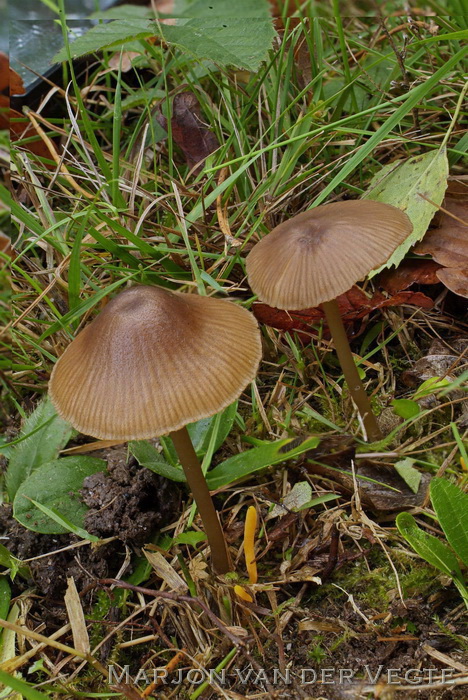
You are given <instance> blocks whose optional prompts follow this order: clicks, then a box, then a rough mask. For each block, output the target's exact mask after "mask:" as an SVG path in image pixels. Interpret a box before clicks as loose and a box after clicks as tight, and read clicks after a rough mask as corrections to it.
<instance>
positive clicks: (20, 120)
mask: <svg viewBox="0 0 468 700" xmlns="http://www.w3.org/2000/svg"><path fill="white" fill-rule="evenodd" d="M8 116H9V127H10V140H11V141H18V146H19V147H20V148H23V149H25V150H27V151H29V152H30V153H34V154H35V155H36V156H39V157H40V158H47V159H48V160H51V159H52V156H51V155H50V153H49V149H48V148H47V146H46V145H45V143H44V141H43V140H42V139H41V138H40V136H38V134H37V131H36V129H35V128H34V126H33V125H32V124H31V123H30V122H28V120H27V119H26V117H25V116H24V114H20V112H17V111H16V110H14V109H10V111H9V114H8ZM4 128H6V127H4ZM32 136H37V138H36V139H34V140H33V141H28V142H27V143H23V141H25V140H26V139H29V138H31V137H32ZM46 167H49V166H46ZM50 168H51V169H54V168H55V165H51V166H50Z"/></svg>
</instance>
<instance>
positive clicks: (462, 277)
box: [437, 267, 468, 299]
mask: <svg viewBox="0 0 468 700" xmlns="http://www.w3.org/2000/svg"><path fill="white" fill-rule="evenodd" d="M437 277H438V278H439V279H440V281H441V282H443V283H444V284H445V286H446V287H448V289H450V291H452V292H454V293H455V294H458V296H460V297H466V298H467V299H468V267H466V268H465V269H463V270H460V269H457V268H454V267H442V268H441V269H440V270H439V271H438V272H437Z"/></svg>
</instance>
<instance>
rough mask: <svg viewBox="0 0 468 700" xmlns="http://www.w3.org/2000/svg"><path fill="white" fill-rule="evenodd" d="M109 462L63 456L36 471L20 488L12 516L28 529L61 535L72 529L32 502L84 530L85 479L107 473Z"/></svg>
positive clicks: (85, 509)
mask: <svg viewBox="0 0 468 700" xmlns="http://www.w3.org/2000/svg"><path fill="white" fill-rule="evenodd" d="M105 468H106V463H105V462H104V460H102V459H96V458H95V457H82V456H75V457H63V458H62V459H56V460H53V461H51V462H49V463H48V464H44V465H43V466H42V467H40V468H39V469H36V470H35V471H34V472H32V474H31V475H30V476H29V478H28V479H27V480H26V481H24V482H23V483H22V484H21V486H20V487H19V489H18V491H17V493H16V497H15V500H14V502H13V515H14V516H15V518H16V519H17V520H18V521H19V522H20V523H21V524H22V525H24V526H25V527H27V528H29V530H34V531H35V532H43V533H47V534H61V533H64V532H68V531H69V529H70V528H68V527H65V526H62V525H59V524H57V523H56V522H55V521H54V520H52V519H51V518H50V517H48V516H47V515H46V514H45V513H43V512H41V511H40V510H38V508H36V506H35V505H34V504H33V503H32V501H31V499H32V500H34V501H37V502H38V503H41V504H42V505H44V506H46V507H47V508H50V509H51V510H53V511H57V512H58V513H59V514H60V515H61V516H63V518H65V519H66V520H68V521H70V523H72V524H73V525H74V526H76V527H79V528H81V527H83V520H84V516H85V514H86V511H87V508H86V506H85V505H84V503H83V502H82V501H81V499H80V496H79V491H80V489H81V488H82V486H83V480H84V479H85V477H87V476H90V475H91V474H94V473H96V472H99V471H104V470H105Z"/></svg>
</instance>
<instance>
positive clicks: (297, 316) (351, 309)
mask: <svg viewBox="0 0 468 700" xmlns="http://www.w3.org/2000/svg"><path fill="white" fill-rule="evenodd" d="M337 303H338V308H339V310H340V313H341V316H342V318H343V321H344V322H345V324H346V322H348V323H350V322H353V321H357V320H358V319H360V318H363V317H364V316H367V314H369V313H371V311H375V310H376V309H380V308H384V307H387V306H401V305H402V304H411V305H413V306H420V307H421V308H424V309H432V307H433V305H434V302H433V301H432V299H430V298H429V297H428V296H426V295H425V294H423V293H422V292H399V293H398V294H396V295H394V296H392V297H385V296H384V295H383V294H381V293H380V292H376V293H375V294H374V295H373V296H372V297H368V296H367V295H366V294H365V293H364V292H363V291H362V290H361V289H359V287H352V288H351V289H350V290H349V291H347V292H346V293H345V294H341V295H340V296H339V297H337ZM252 310H253V313H254V316H255V318H256V319H257V321H260V323H264V324H265V325H267V326H272V328H277V329H278V330H282V331H289V332H297V333H299V337H301V338H302V339H303V340H306V341H307V340H308V339H309V336H310V334H311V333H314V332H315V330H314V328H313V326H314V325H315V324H317V323H318V322H319V321H320V320H321V319H323V318H324V317H325V314H324V313H323V311H322V309H320V308H318V307H315V308H311V309H302V310H300V311H282V310H280V309H275V308H273V307H272V306H268V304H263V303H261V302H256V303H255V304H254V305H253V307H252ZM306 334H307V335H306Z"/></svg>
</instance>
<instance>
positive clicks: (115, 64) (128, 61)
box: [109, 51, 141, 73]
mask: <svg viewBox="0 0 468 700" xmlns="http://www.w3.org/2000/svg"><path fill="white" fill-rule="evenodd" d="M120 55H121V54H120V51H117V52H116V53H115V54H114V55H113V56H112V58H111V59H110V60H109V67H110V68H113V69H114V70H119V66H120ZM140 55H141V54H139V53H138V52H137V51H123V52H122V73H128V71H129V70H130V68H131V67H132V61H133V59H134V58H138V56H140Z"/></svg>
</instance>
